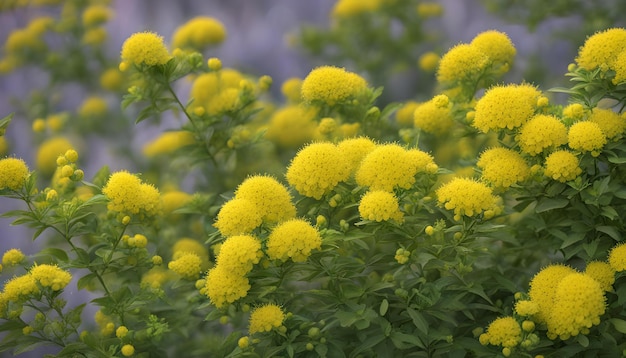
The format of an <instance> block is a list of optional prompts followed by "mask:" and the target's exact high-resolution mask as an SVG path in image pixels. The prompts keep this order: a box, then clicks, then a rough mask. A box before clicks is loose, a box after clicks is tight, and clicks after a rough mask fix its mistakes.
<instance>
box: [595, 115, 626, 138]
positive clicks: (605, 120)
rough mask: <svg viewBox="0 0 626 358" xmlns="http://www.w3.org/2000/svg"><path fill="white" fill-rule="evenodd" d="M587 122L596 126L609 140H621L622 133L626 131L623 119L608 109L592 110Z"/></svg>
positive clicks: (625, 123) (625, 122)
mask: <svg viewBox="0 0 626 358" xmlns="http://www.w3.org/2000/svg"><path fill="white" fill-rule="evenodd" d="M588 121H590V122H593V123H595V124H597V125H598V127H600V130H601V131H602V133H604V135H605V136H606V138H607V139H609V140H616V139H619V138H621V137H622V134H623V133H624V131H626V121H625V120H624V118H622V117H621V116H620V115H619V114H617V113H615V112H613V111H612V110H610V109H600V108H594V109H593V110H592V111H591V115H590V116H589V118H588Z"/></svg>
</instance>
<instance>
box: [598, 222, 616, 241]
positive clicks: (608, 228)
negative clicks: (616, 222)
mask: <svg viewBox="0 0 626 358" xmlns="http://www.w3.org/2000/svg"><path fill="white" fill-rule="evenodd" d="M596 230H598V231H600V232H603V233H605V234H607V235H609V236H610V237H611V238H612V239H613V240H615V241H621V240H622V235H621V234H620V231H619V230H618V229H617V228H616V227H615V226H607V225H602V226H598V227H596Z"/></svg>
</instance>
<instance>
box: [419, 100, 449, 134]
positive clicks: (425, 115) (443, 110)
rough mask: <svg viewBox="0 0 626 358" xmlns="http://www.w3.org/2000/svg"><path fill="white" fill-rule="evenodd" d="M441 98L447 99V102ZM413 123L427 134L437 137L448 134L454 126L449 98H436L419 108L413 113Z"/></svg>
mask: <svg viewBox="0 0 626 358" xmlns="http://www.w3.org/2000/svg"><path fill="white" fill-rule="evenodd" d="M441 97H445V99H446V101H441ZM437 99H439V101H437ZM444 103H445V104H444ZM413 123H414V124H415V126H416V127H418V128H420V129H421V130H423V131H424V132H426V133H431V134H434V135H436V136H442V135H445V134H447V133H448V132H449V131H450V128H452V126H453V125H454V119H453V118H452V113H451V112H450V107H449V104H448V101H447V97H446V96H443V95H439V96H435V98H433V99H431V100H430V101H428V102H425V103H423V104H421V105H419V106H417V108H416V109H415V111H414V112H413Z"/></svg>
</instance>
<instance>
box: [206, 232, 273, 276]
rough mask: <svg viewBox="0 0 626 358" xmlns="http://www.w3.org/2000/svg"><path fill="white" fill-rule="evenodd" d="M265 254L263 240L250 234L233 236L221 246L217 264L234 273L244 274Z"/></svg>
mask: <svg viewBox="0 0 626 358" xmlns="http://www.w3.org/2000/svg"><path fill="white" fill-rule="evenodd" d="M262 256H263V252H262V251H261V242H260V241H259V240H257V239H256V238H254V237H253V236H250V235H237V236H231V237H229V238H228V239H226V241H224V243H223V244H222V246H221V247H220V252H219V255H218V256H217V259H216V261H217V265H218V266H220V267H221V268H222V269H225V270H228V271H230V272H232V273H233V274H236V275H240V276H244V275H246V274H247V273H248V272H250V271H251V270H252V266H253V265H255V264H257V263H259V260H260V259H261V257H262Z"/></svg>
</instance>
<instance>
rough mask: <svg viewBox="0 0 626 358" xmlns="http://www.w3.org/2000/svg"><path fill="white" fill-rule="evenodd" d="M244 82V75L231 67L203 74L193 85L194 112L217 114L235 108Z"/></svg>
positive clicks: (191, 94)
mask: <svg viewBox="0 0 626 358" xmlns="http://www.w3.org/2000/svg"><path fill="white" fill-rule="evenodd" d="M244 82H245V78H244V76H243V75H242V74H241V73H239V71H236V70H233V69H230V68H223V69H220V70H219V71H214V72H208V73H203V74H201V75H200V76H198V77H197V78H196V79H195V80H194V81H193V84H192V86H191V92H190V96H191V97H192V98H193V99H194V103H193V110H194V112H197V113H204V112H206V113H208V114H209V115H217V114H221V113H224V112H227V111H231V110H233V109H235V108H236V107H237V105H238V102H239V95H240V90H241V83H244ZM199 108H201V109H203V110H204V112H202V110H199ZM198 111H200V112H198Z"/></svg>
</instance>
